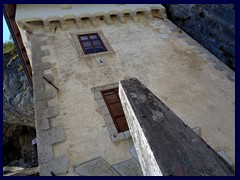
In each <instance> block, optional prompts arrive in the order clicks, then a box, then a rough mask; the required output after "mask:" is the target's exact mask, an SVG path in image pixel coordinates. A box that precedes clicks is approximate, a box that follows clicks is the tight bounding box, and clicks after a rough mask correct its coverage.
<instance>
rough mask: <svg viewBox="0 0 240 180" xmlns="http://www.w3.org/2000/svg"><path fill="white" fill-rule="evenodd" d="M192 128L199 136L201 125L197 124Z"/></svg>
mask: <svg viewBox="0 0 240 180" xmlns="http://www.w3.org/2000/svg"><path fill="white" fill-rule="evenodd" d="M192 130H193V131H194V132H195V133H196V134H197V135H199V136H201V127H199V126H197V127H194V128H192Z"/></svg>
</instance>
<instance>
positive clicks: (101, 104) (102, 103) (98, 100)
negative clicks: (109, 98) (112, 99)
mask: <svg viewBox="0 0 240 180" xmlns="http://www.w3.org/2000/svg"><path fill="white" fill-rule="evenodd" d="M96 101H97V103H98V106H99V107H102V106H106V103H105V101H104V100H103V99H97V100H96Z"/></svg>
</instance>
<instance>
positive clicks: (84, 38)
mask: <svg viewBox="0 0 240 180" xmlns="http://www.w3.org/2000/svg"><path fill="white" fill-rule="evenodd" d="M80 38H81V40H82V41H84V40H88V37H87V36H80Z"/></svg>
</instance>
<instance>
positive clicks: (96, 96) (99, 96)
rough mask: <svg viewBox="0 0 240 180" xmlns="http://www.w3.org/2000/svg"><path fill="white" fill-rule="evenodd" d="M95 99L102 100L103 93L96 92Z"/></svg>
mask: <svg viewBox="0 0 240 180" xmlns="http://www.w3.org/2000/svg"><path fill="white" fill-rule="evenodd" d="M94 98H95V99H100V98H102V94H101V92H100V91H97V92H94Z"/></svg>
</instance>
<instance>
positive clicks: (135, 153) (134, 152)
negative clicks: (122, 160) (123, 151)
mask: <svg viewBox="0 0 240 180" xmlns="http://www.w3.org/2000/svg"><path fill="white" fill-rule="evenodd" d="M129 151H130V153H131V154H132V156H133V157H134V158H135V159H136V160H138V156H137V152H136V149H135V146H134V145H133V146H132V147H131V148H130V149H129ZM138 161H139V160H138Z"/></svg>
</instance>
